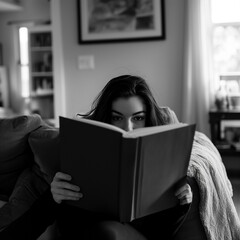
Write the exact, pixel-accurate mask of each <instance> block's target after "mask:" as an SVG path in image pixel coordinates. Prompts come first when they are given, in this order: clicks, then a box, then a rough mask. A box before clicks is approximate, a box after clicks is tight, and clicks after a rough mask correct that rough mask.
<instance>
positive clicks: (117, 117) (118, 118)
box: [112, 116, 122, 122]
mask: <svg viewBox="0 0 240 240" xmlns="http://www.w3.org/2000/svg"><path fill="white" fill-rule="evenodd" d="M121 120H122V117H120V116H112V121H113V122H118V121H121Z"/></svg>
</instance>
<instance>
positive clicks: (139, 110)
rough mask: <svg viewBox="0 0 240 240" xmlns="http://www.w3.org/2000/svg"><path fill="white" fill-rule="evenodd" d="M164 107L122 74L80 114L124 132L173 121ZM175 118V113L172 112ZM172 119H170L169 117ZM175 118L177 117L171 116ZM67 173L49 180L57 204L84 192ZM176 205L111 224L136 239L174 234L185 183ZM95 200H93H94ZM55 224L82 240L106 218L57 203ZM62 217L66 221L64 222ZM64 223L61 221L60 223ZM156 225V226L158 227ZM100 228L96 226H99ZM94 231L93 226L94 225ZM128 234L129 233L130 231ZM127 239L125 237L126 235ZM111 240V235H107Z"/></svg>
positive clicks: (186, 198)
mask: <svg viewBox="0 0 240 240" xmlns="http://www.w3.org/2000/svg"><path fill="white" fill-rule="evenodd" d="M167 111H169V110H167V108H159V107H158V105H157V103H156V101H155V99H154V97H153V95H152V93H151V91H150V89H149V87H148V85H147V84H146V82H145V80H144V79H142V78H141V77H138V76H130V75H123V76H119V77H116V78H113V79H112V80H110V81H109V82H108V83H107V85H106V86H105V87H104V88H103V90H102V91H101V92H100V94H99V95H98V97H97V98H96V99H95V101H94V102H93V105H92V109H91V110H90V112H88V113H87V114H86V115H84V117H86V118H89V119H93V120H97V121H101V122H105V123H110V124H112V125H115V126H117V127H119V128H121V129H124V130H126V131H131V130H133V129H137V128H143V127H147V126H157V125H165V124H171V123H174V121H172V120H170V118H169V114H171V113H169V112H167ZM173 116H174V117H175V115H173ZM173 119H174V118H173ZM175 121H176V122H177V119H176V117H175ZM70 180H71V176H69V175H67V174H65V173H61V172H58V173H56V175H55V177H54V179H53V181H52V183H51V192H52V195H53V199H54V200H55V202H57V203H59V204H60V203H62V201H63V200H73V201H74V200H79V199H80V198H82V197H83V195H84V192H83V193H82V192H81V191H80V187H79V186H75V185H73V184H71V183H69V181H70ZM175 194H176V197H177V198H178V199H179V205H178V206H176V207H174V208H172V209H169V210H165V211H163V212H160V213H157V214H152V215H150V216H147V217H143V218H141V219H136V220H134V221H132V222H130V223H128V224H121V223H117V222H115V223H113V222H111V224H112V226H113V227H116V226H117V228H119V229H121V231H123V232H124V231H127V232H131V231H132V232H134V231H136V230H137V231H136V232H135V234H136V235H138V234H139V236H138V238H139V239H144V237H146V238H147V239H153V238H154V239H156V238H157V237H158V236H159V239H160V237H161V236H163V234H164V236H168V237H167V239H171V237H172V236H173V235H174V234H175V232H176V231H177V229H178V228H179V226H180V225H181V223H182V221H183V219H184V216H185V214H186V212H187V210H188V207H189V205H190V203H191V202H192V198H193V196H192V191H191V187H190V185H189V184H188V183H186V184H185V185H183V186H181V187H180V188H179V189H178V190H177V191H176V193H175ZM96 201H97V199H96ZM61 208H62V209H61V210H62V211H60V214H59V219H60V221H59V224H60V229H61V231H62V234H63V235H64V236H66V237H68V238H69V236H70V234H73V236H74V235H75V234H79V236H81V237H82V239H90V238H92V239H94V238H95V239H96V238H98V239H99V236H93V231H92V226H93V225H94V224H95V223H97V226H100V225H101V224H102V223H103V221H105V220H109V219H107V218H106V217H105V216H102V215H97V214H93V213H89V212H87V211H83V210H79V209H75V208H73V207H70V206H66V205H64V204H61ZM64 219H65V220H67V221H65V222H64ZM70 220H71V221H70ZM63 222H64V223H63ZM159 228H160V229H159ZM99 229H100V228H99ZM95 230H96V228H95ZM130 234H131V233H130ZM126 238H127V237H126ZM109 239H111V238H109Z"/></svg>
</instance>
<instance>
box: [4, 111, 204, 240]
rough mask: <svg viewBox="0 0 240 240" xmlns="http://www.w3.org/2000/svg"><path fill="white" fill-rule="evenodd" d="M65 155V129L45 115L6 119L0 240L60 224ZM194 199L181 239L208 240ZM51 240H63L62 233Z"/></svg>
mask: <svg viewBox="0 0 240 240" xmlns="http://www.w3.org/2000/svg"><path fill="white" fill-rule="evenodd" d="M163 113H164V114H165V115H166V116H165V117H166V119H167V121H169V122H171V123H172V122H176V121H177V118H176V115H175V114H174V112H172V111H169V110H166V109H164V110H163ZM59 152H60V134H59V129H58V128H55V127H52V126H49V125H47V124H46V123H45V122H44V121H43V120H42V119H41V117H40V116H39V115H37V114H34V115H28V116H18V117H15V118H11V119H0V200H3V201H6V202H7V203H6V204H5V205H4V206H3V207H1V208H0V239H19V238H20V239H27V240H28V239H29V240H30V239H37V237H38V236H40V235H41V234H42V233H43V232H44V231H45V230H46V229H47V227H48V226H49V225H52V224H53V223H54V222H55V216H56V211H57V204H55V202H54V201H53V199H52V196H51V192H50V183H51V181H52V179H53V176H54V174H55V172H56V171H58V170H59V165H60V161H59V159H60V153H59ZM193 182H194V179H193ZM194 184H195V185H194V186H195V187H194V189H195V190H194V191H197V187H196V183H194ZM194 195H195V196H196V197H195V198H194V204H192V207H191V208H190V211H189V213H188V215H187V217H186V221H185V222H186V224H184V225H183V226H182V227H181V229H180V230H179V236H176V239H193V238H192V237H193V236H194V237H195V238H194V239H196V240H197V239H199V240H200V239H201V240H202V239H205V237H204V236H205V235H204V230H203V227H202V225H201V221H200V218H199V211H198V201H199V196H198V194H194ZM42 219H44V221H43V220H42ZM111 225H112V224H110V226H111ZM108 226H109V225H107V227H106V231H107V232H108V233H109V231H110V232H111V234H110V235H111V236H115V237H114V238H113V239H112V240H114V239H116V240H119V239H124V238H123V236H121V231H119V229H118V227H116V228H115V229H112V228H111V227H110V229H109V228H108ZM190 229H194V231H189V230H190ZM112 232H115V233H116V232H118V234H115V233H114V234H112ZM134 232H135V230H133V229H131V228H129V229H128V230H127V233H126V232H125V233H124V234H125V235H124V236H126V234H127V235H128V234H129V235H128V236H131V239H133V240H134V239H138V237H137V235H139V233H138V234H136V235H135V234H134ZM196 234H197V235H196ZM134 236H135V237H134ZM187 236H190V237H187ZM48 239H49V238H48ZM51 239H57V234H54V236H52V237H51Z"/></svg>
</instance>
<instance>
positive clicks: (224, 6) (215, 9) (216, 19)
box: [211, 0, 240, 23]
mask: <svg viewBox="0 0 240 240" xmlns="http://www.w3.org/2000/svg"><path fill="white" fill-rule="evenodd" d="M211 3H212V21H213V23H228V22H240V14H239V10H240V0H212V2H211Z"/></svg>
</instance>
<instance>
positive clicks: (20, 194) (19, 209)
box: [0, 168, 49, 230]
mask: <svg viewBox="0 0 240 240" xmlns="http://www.w3.org/2000/svg"><path fill="white" fill-rule="evenodd" d="M48 188H49V184H48V183H47V182H46V181H45V180H44V179H43V178H41V177H40V176H38V175H37V174H36V173H35V171H33V170H32V168H27V169H25V170H24V171H23V172H22V174H21V175H20V176H19V178H18V180H17V183H16V185H15V187H14V190H13V192H12V194H11V196H10V198H9V200H8V202H7V203H6V204H5V205H4V206H3V207H2V208H0V230H1V229H4V228H5V227H7V226H9V225H10V224H11V223H12V222H14V221H15V220H16V219H17V218H19V217H20V216H21V215H22V214H24V213H25V212H26V211H27V210H29V209H30V208H31V206H32V205H33V203H34V202H35V201H36V200H37V199H38V198H39V197H40V196H41V195H42V194H43V193H44V192H45V191H46V190H47V189H48Z"/></svg>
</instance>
